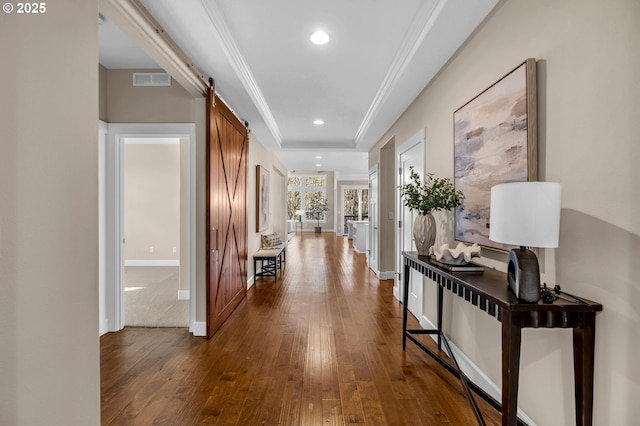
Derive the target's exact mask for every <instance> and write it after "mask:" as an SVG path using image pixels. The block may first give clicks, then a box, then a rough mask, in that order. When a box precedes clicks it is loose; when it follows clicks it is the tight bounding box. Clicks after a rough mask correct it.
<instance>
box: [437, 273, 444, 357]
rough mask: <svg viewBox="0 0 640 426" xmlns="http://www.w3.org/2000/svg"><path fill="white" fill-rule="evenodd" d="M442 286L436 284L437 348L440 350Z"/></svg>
mask: <svg viewBox="0 0 640 426" xmlns="http://www.w3.org/2000/svg"><path fill="white" fill-rule="evenodd" d="M442 293H443V290H442V286H441V285H438V350H442V298H443V295H442Z"/></svg>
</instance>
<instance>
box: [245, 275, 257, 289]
mask: <svg viewBox="0 0 640 426" xmlns="http://www.w3.org/2000/svg"><path fill="white" fill-rule="evenodd" d="M255 282H256V276H255V275H251V276H250V277H249V279H248V280H247V290H249V289H250V288H251V287H253V284H254V283H255Z"/></svg>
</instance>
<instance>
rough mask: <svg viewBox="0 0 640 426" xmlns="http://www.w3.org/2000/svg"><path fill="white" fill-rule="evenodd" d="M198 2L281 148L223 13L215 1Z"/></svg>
mask: <svg viewBox="0 0 640 426" xmlns="http://www.w3.org/2000/svg"><path fill="white" fill-rule="evenodd" d="M200 2H201V4H202V7H203V8H204V9H205V11H206V12H207V15H208V16H209V20H210V21H211V28H212V30H213V32H214V33H215V34H216V36H217V37H218V40H220V44H221V46H222V49H223V50H224V53H225V55H226V56H227V59H229V62H230V63H231V67H232V68H233V71H234V72H235V73H236V75H237V76H238V78H239V79H240V82H241V83H242V85H243V86H244V88H245V90H246V91H247V93H248V94H249V97H251V100H252V101H253V103H254V105H255V106H256V108H257V109H258V111H259V112H260V115H261V116H262V119H263V120H264V122H265V124H266V125H267V127H268V128H269V131H270V132H271V135H272V136H273V138H274V140H275V141H276V143H277V144H278V147H281V146H282V134H281V133H280V129H279V128H278V124H277V123H276V120H275V118H274V117H273V114H272V113H271V109H270V108H269V105H268V104H267V101H266V99H265V98H264V95H263V94H262V90H260V86H258V82H257V81H256V79H255V78H254V77H253V73H252V72H251V69H250V68H249V65H248V64H247V61H245V59H244V56H243V55H242V52H240V48H239V47H238V44H237V43H236V41H235V39H234V38H233V36H232V35H231V31H229V28H228V27H227V24H226V23H225V21H224V13H223V12H222V10H220V8H219V7H218V5H217V4H216V2H215V1H205V0H200Z"/></svg>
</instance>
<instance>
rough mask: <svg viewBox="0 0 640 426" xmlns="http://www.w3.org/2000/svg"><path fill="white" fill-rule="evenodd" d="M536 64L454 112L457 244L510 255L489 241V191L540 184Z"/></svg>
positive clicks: (522, 67) (528, 62)
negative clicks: (459, 199)
mask: <svg viewBox="0 0 640 426" xmlns="http://www.w3.org/2000/svg"><path fill="white" fill-rule="evenodd" d="M535 90H536V89H535V59H527V60H526V61H525V62H523V63H522V64H521V65H519V66H518V67H517V68H515V69H514V70H513V71H511V72H510V73H509V74H507V75H506V76H504V77H503V78H502V79H500V80H499V81H497V82H496V83H494V84H493V85H492V86H491V87H489V88H488V89H486V90H485V91H484V92H482V93H480V94H479V95H478V96H476V97H475V98H473V99H472V100H471V101H469V102H468V103H467V104H465V105H464V106H462V107H461V108H460V109H458V110H457V111H455V112H454V114H453V121H454V157H455V158H454V161H455V186H456V189H459V190H462V192H463V193H464V196H465V198H464V202H463V203H462V205H460V206H459V207H458V208H457V209H456V211H455V238H456V240H459V241H464V242H468V243H478V244H481V245H484V246H487V247H493V248H497V249H501V250H508V249H510V248H511V246H507V245H504V244H500V243H495V242H493V241H491V240H489V226H490V223H489V211H490V205H491V187H492V186H494V185H497V184H500V183H506V182H522V181H527V180H537V138H536V132H537V126H536V94H535Z"/></svg>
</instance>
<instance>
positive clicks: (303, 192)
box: [287, 173, 327, 223]
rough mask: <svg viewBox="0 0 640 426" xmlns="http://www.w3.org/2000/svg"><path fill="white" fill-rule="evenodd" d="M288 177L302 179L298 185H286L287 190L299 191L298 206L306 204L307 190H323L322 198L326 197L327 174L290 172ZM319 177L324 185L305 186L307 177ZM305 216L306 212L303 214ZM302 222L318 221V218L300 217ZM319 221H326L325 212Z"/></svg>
mask: <svg viewBox="0 0 640 426" xmlns="http://www.w3.org/2000/svg"><path fill="white" fill-rule="evenodd" d="M289 177H297V178H300V179H301V180H302V181H301V183H300V185H289V186H287V192H290V191H299V192H300V207H303V206H305V205H306V193H307V192H317V191H321V192H324V198H325V199H326V198H327V175H325V174H297V173H292V174H290V175H289ZM318 177H321V178H323V179H324V185H322V186H306V185H305V182H306V179H307V178H318ZM305 216H306V214H305ZM302 223H318V219H305V218H303V219H302ZM320 223H327V214H326V213H325V215H324V219H320Z"/></svg>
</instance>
